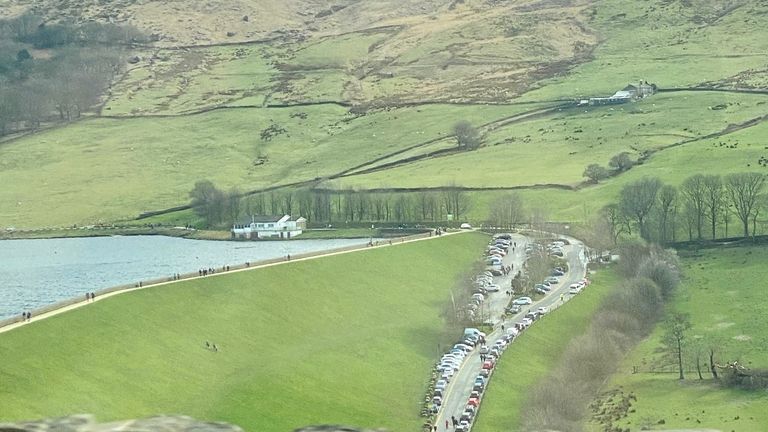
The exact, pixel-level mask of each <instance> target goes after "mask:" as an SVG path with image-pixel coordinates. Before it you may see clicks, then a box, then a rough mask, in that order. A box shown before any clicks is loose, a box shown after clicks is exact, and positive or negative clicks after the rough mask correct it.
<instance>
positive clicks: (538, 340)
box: [473, 269, 617, 432]
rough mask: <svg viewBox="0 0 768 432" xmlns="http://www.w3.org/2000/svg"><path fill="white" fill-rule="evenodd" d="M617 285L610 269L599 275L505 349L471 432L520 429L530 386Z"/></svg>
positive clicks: (545, 370) (543, 372) (577, 333)
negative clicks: (576, 294) (580, 292)
mask: <svg viewBox="0 0 768 432" xmlns="http://www.w3.org/2000/svg"><path fill="white" fill-rule="evenodd" d="M616 280H617V276H616V275H615V274H614V272H613V270H611V269H605V270H599V271H598V273H597V274H596V275H594V276H593V283H592V284H591V285H590V286H589V289H587V290H586V291H584V292H583V293H582V294H579V295H578V296H577V297H575V298H574V299H573V300H571V301H569V302H568V303H567V304H566V305H565V306H564V307H562V308H559V309H557V311H556V313H553V314H552V315H551V316H547V317H546V318H543V319H542V320H541V321H540V322H538V323H536V325H535V326H533V327H531V328H530V329H529V330H526V332H525V333H524V334H523V335H521V336H520V338H519V339H518V340H516V341H515V342H514V343H513V344H512V345H511V346H510V348H509V349H508V350H507V351H506V352H505V353H504V356H503V357H502V358H501V360H500V361H499V365H498V367H497V369H496V372H495V373H494V375H493V381H492V384H491V385H490V386H489V387H488V391H487V393H486V394H485V396H484V398H483V407H482V410H481V411H480V413H479V415H478V417H477V420H476V423H475V425H474V427H473V430H476V431H479V432H484V431H499V430H519V428H520V420H521V414H522V409H523V407H524V405H525V402H526V400H527V398H528V395H529V394H530V391H531V390H532V389H533V386H534V385H536V383H538V382H539V381H540V380H542V379H543V378H544V377H545V376H546V375H547V373H548V372H549V370H550V369H551V368H553V367H556V366H557V362H558V360H559V359H560V356H561V355H562V353H563V351H564V350H565V348H566V347H567V346H568V343H569V342H570V341H571V339H572V338H573V337H575V336H578V335H580V334H582V333H583V332H584V329H586V327H587V325H589V320H590V317H591V316H592V314H593V313H594V312H595V310H596V309H597V308H598V307H599V306H600V302H601V301H602V299H603V298H604V297H605V295H606V294H607V293H608V292H609V291H610V288H611V287H612V286H613V284H614V283H615V282H616Z"/></svg>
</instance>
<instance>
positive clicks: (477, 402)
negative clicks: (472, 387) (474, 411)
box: [467, 398, 480, 407]
mask: <svg viewBox="0 0 768 432" xmlns="http://www.w3.org/2000/svg"><path fill="white" fill-rule="evenodd" d="M467 405H472V406H473V407H476V406H478V405H480V399H478V398H470V399H469V400H468V401H467Z"/></svg>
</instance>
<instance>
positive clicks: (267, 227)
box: [232, 215, 307, 240]
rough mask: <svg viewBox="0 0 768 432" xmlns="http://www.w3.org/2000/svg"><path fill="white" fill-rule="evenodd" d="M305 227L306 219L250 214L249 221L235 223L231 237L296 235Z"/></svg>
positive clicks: (287, 236)
mask: <svg viewBox="0 0 768 432" xmlns="http://www.w3.org/2000/svg"><path fill="white" fill-rule="evenodd" d="M305 229H307V220H306V219H304V218H303V217H299V218H293V217H291V216H288V215H285V216H251V220H250V221H246V222H244V223H242V224H235V225H234V226H233V227H232V238H236V239H250V240H256V239H260V238H274V237H277V238H283V239H289V238H293V237H296V236H297V235H299V234H301V233H302V232H304V230H305Z"/></svg>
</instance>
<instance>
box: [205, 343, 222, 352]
mask: <svg viewBox="0 0 768 432" xmlns="http://www.w3.org/2000/svg"><path fill="white" fill-rule="evenodd" d="M205 348H206V349H207V350H210V351H213V352H219V347H217V346H216V344H215V343H210V342H208V341H205Z"/></svg>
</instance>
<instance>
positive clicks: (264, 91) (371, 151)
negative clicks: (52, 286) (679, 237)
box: [0, 0, 768, 227]
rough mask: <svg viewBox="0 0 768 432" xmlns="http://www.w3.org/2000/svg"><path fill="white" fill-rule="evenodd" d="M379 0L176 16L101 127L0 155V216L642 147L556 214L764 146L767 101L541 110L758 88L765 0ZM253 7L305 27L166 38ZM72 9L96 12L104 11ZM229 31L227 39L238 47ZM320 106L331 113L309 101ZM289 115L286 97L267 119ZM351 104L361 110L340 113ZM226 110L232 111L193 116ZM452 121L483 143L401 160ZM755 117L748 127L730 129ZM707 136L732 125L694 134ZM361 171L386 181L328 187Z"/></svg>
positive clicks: (211, 26) (439, 182)
mask: <svg viewBox="0 0 768 432" xmlns="http://www.w3.org/2000/svg"><path fill="white" fill-rule="evenodd" d="M6 2H7V3H8V1H7V0H6ZM9 4H15V3H14V2H9ZM52 5H53V3H49V2H42V3H41V5H40V6H39V7H38V9H37V10H38V11H42V12H45V11H49V12H50V11H52V10H54V8H53V6H52ZM392 5H393V3H392V2H391V1H386V2H373V1H360V2H352V1H340V2H338V4H336V5H335V6H336V7H333V8H331V9H328V10H329V11H330V12H327V13H326V12H324V11H325V8H329V6H328V4H327V3H326V2H319V1H313V0H306V1H302V2H296V4H293V3H292V5H291V6H290V7H288V8H286V9H285V10H284V11H280V12H279V13H277V12H275V14H274V16H272V15H270V13H271V12H270V11H272V9H274V6H275V4H274V2H270V1H266V0H265V1H260V2H245V1H240V2H236V4H233V5H231V6H227V7H221V8H213V9H211V7H209V6H206V5H204V4H202V3H198V2H193V3H192V4H191V5H190V15H189V17H186V16H184V17H179V19H178V20H177V22H175V23H168V35H171V34H172V33H173V34H175V36H172V37H171V36H168V38H167V39H162V38H161V40H160V41H159V42H158V43H157V44H156V46H154V47H151V48H140V50H139V51H140V54H141V55H140V57H141V61H140V62H139V63H138V64H136V65H132V66H131V67H130V69H129V70H128V71H127V73H126V74H125V76H124V77H123V78H122V79H121V80H119V81H118V82H117V83H115V85H114V86H113V88H112V89H111V92H110V94H109V95H108V97H107V98H106V100H105V102H104V107H103V109H102V110H101V114H100V115H101V116H103V117H108V118H102V119H96V120H87V121H83V122H80V123H78V124H75V125H71V126H68V127H65V128H62V129H59V130H55V131H50V132H44V133H39V134H35V135H31V136H28V137H26V138H22V139H20V140H17V141H12V142H8V143H5V144H2V145H0V181H1V182H2V183H3V184H7V185H10V187H9V188H5V189H4V190H2V191H0V225H3V226H16V227H39V226H45V225H54V226H64V225H71V224H75V223H77V224H88V223H93V222H98V221H107V222H108V221H112V220H115V219H127V218H132V217H135V216H136V215H137V214H138V213H141V212H143V211H147V210H157V209H160V208H166V207H173V206H176V205H180V204H184V203H186V201H187V191H189V190H190V189H191V188H192V185H193V184H194V182H195V181H197V180H199V179H201V178H206V177H207V178H210V179H212V180H214V181H215V182H216V183H217V184H218V185H219V186H221V187H232V186H238V187H240V188H241V189H243V190H252V189H258V188H261V187H266V186H270V185H275V184H283V183H289V182H294V181H310V182H313V183H312V184H313V185H317V186H320V187H330V188H350V187H351V188H356V189H361V188H363V189H364V188H392V187H408V188H423V187H439V186H445V185H450V184H457V185H461V186H469V187H481V188H482V187H500V186H501V187H526V186H530V185H537V184H558V185H565V186H575V185H579V184H580V183H581V181H582V177H581V174H582V172H583V170H584V167H585V166H586V165H588V164H590V163H600V164H605V163H607V161H608V160H609V159H610V157H611V156H613V155H614V154H616V153H619V152H622V151H628V152H630V154H631V155H632V156H633V157H635V158H638V157H641V156H642V155H645V154H647V153H648V152H652V153H653V154H652V155H651V157H650V158H649V159H647V161H646V163H645V164H644V165H642V166H640V167H637V168H635V169H633V170H631V171H630V172H629V173H627V174H625V175H622V176H620V177H617V178H614V179H611V180H608V181H607V182H606V183H605V184H602V185H598V186H596V187H589V188H585V189H583V190H579V191H578V192H565V191H562V190H559V189H547V190H536V191H535V192H533V193H526V198H527V199H528V200H529V202H530V203H531V204H532V205H535V206H539V207H544V208H548V209H549V212H550V214H551V215H552V218H554V219H561V220H574V219H583V215H584V214H585V213H588V210H591V209H593V208H597V207H599V206H601V205H602V204H604V203H605V202H606V201H607V200H609V199H610V198H609V196H610V194H612V193H613V192H614V191H617V190H618V189H619V188H620V187H621V185H623V184H624V183H625V182H626V181H629V180H631V179H633V178H634V177H636V176H642V175H646V174H659V175H660V176H661V177H662V179H664V180H665V181H668V182H671V183H677V182H679V180H680V179H682V178H684V177H685V176H687V175H688V174H689V173H691V172H694V171H708V172H709V171H712V170H714V171H716V172H720V173H728V172H733V171H742V170H744V169H745V167H747V166H748V165H749V164H752V166H755V165H754V162H755V161H756V160H757V158H759V157H760V156H765V151H764V150H765V148H764V147H765V146H764V145H763V144H762V141H763V138H764V137H765V129H764V126H763V125H762V121H763V120H765V116H766V115H768V96H766V95H748V94H743V93H726V92H675V93H661V94H657V95H655V96H653V97H652V98H650V99H647V100H644V101H641V102H637V103H633V104H629V105H623V106H615V107H597V108H587V109H562V110H555V111H551V112H544V113H542V112H539V111H538V110H541V109H542V108H546V107H551V106H554V105H555V104H558V103H561V101H562V100H573V99H578V98H582V97H589V96H600V95H609V94H612V93H613V92H614V91H616V90H619V89H620V88H622V87H624V86H625V85H626V84H627V83H630V82H633V83H636V82H638V81H639V80H648V81H650V82H654V83H656V84H658V85H659V87H661V88H673V87H696V86H708V87H717V88H720V89H726V90H727V89H734V88H752V89H765V85H766V83H768V81H767V79H768V78H766V77H768V74H767V73H766V72H765V71H766V67H767V66H766V63H765V58H764V56H763V55H762V54H761V53H764V52H765V51H766V50H768V45H766V44H768V42H766V41H768V38H761V37H753V35H761V34H763V33H764V29H765V28H766V25H768V21H767V20H768V13H766V11H768V9H766V6H765V5H764V4H762V3H761V2H757V1H753V0H739V1H734V2H730V3H728V4H724V3H723V2H718V1H714V0H695V1H661V0H658V1H651V2H646V3H643V4H642V5H637V4H636V3H634V2H629V1H623V0H622V1H593V2H588V1H573V2H564V3H563V2H535V1H522V2H513V3H510V2H485V1H480V0H468V1H466V2H449V1H447V0H446V1H442V0H433V1H431V2H428V3H426V4H425V3H423V2H411V1H408V2H400V3H398V5H399V6H400V7H397V8H395V7H392ZM256 6H259V7H261V9H260V11H261V12H260V13H264V14H266V15H269V16H270V23H272V24H282V25H284V26H285V28H287V29H294V28H301V29H302V30H301V31H299V32H297V33H292V32H282V33H279V34H272V33H270V30H266V27H264V29H262V30H263V31H261V30H259V31H261V33H259V34H263V35H271V36H274V37H277V39H275V40H265V41H260V42H251V43H244V44H242V45H214V46H210V45H206V46H192V47H188V48H184V49H176V48H174V47H173V46H169V43H166V42H172V41H176V42H173V43H171V44H170V45H178V44H180V43H182V42H184V41H185V39H184V38H185V37H186V36H184V35H187V36H189V35H191V34H192V33H194V31H193V30H192V27H194V26H198V27H199V28H198V29H197V30H196V31H197V33H195V34H197V36H195V37H192V36H189V37H190V39H189V40H187V42H189V41H191V42H190V43H191V44H193V45H194V43H195V40H194V39H195V38H197V39H198V40H197V42H198V43H199V42H201V41H204V40H205V41H211V42H214V41H218V39H216V38H215V37H213V36H211V35H213V34H216V33H217V32H220V31H223V30H222V29H223V28H224V27H222V26H223V24H221V22H218V21H217V20H224V21H222V22H228V23H231V24H233V22H234V21H237V26H241V25H243V26H248V25H254V26H256V24H255V22H258V23H259V24H258V25H262V24H263V25H264V26H267V24H264V23H262V21H264V20H258V19H254V17H255V16H256V15H255V14H254V15H253V16H251V15H249V14H251V12H249V11H250V10H253V8H257V7H256ZM110 7H112V8H113V10H114V11H115V13H116V14H117V15H119V16H120V17H118V18H117V19H118V21H120V20H125V21H126V22H134V23H136V24H137V25H139V26H141V25H142V23H144V25H146V26H148V28H152V25H150V24H148V23H149V21H147V20H146V19H145V18H146V17H149V16H150V15H151V14H150V13H149V12H150V11H151V12H152V14H157V13H160V12H163V13H171V12H172V10H173V8H174V7H177V5H174V4H172V3H165V2H160V3H158V2H153V3H151V4H134V3H133V2H130V1H128V0H126V1H125V2H118V3H117V4H114V5H111V6H110ZM57 8H58V9H61V8H62V6H60V5H59V6H57ZM58 9H57V10H58ZM65 9H66V8H65ZM257 9H258V8H257ZM80 10H81V14H82V16H83V17H91V16H94V15H95V16H98V14H99V11H103V6H102V5H100V4H97V2H94V3H93V4H90V3H89V4H88V5H86V6H84V7H81V8H80ZM75 13H76V10H75V9H72V10H71V11H69V12H67V14H65V15H69V14H75ZM121 14H122V15H121ZM196 14H207V15H210V19H202V18H201V19H199V20H196V19H195V17H196V16H197V15H196ZM234 14H237V15H234ZM241 14H242V15H249V17H250V18H249V21H244V20H242V15H241ZM235 16H236V17H237V19H234V18H233V17H235ZM142 17H144V18H142ZM189 19H192V20H193V21H191V22H194V23H195V24H194V25H193V24H190V21H188V20H189ZM272 24H269V25H272ZM233 26H234V24H233ZM233 28H234V27H233ZM238 28H239V27H238ZM233 31H234V32H235V33H236V36H233V37H232V38H231V39H232V40H241V39H239V38H240V36H242V33H240V32H239V31H237V30H233ZM174 32H175V33H174ZM252 32H257V30H255V29H253V30H252ZM249 34H250V33H249ZM255 34H256V33H253V35H255ZM745 35H747V36H745ZM225 39H226V40H230V39H229V38H225ZM558 101H560V102H558ZM324 102H339V103H341V104H342V105H339V104H321V105H316V103H324ZM422 102H424V103H428V104H427V105H421V106H407V104H409V103H422ZM457 103H461V105H456V104H457ZM487 103H491V104H507V105H498V106H494V105H490V106H489V105H486V104H487ZM528 103H530V104H528ZM284 104H289V105H294V106H292V107H290V108H276V106H283V105H284ZM306 104H310V105H306ZM347 104H353V105H356V108H355V111H357V112H364V113H365V115H363V116H357V115H352V114H350V112H349V109H348V108H347V107H346V106H347ZM508 104H511V105H508ZM296 105H298V106H296ZM223 107H231V108H232V109H219V110H217V111H212V112H205V113H200V112H201V111H206V110H210V109H213V108H223ZM234 107H239V108H238V109H234ZM524 113H529V114H530V115H528V116H525V115H522V116H521V114H524ZM534 113H535V114H534ZM154 116H158V117H154ZM461 119H466V120H469V121H470V122H472V123H473V124H475V125H477V126H479V127H480V130H481V133H482V134H483V145H482V146H481V148H480V149H479V150H477V151H474V152H462V153H457V152H444V153H441V154H439V155H435V156H432V157H429V158H421V159H419V160H416V161H413V160H409V159H408V158H413V157H417V156H420V155H425V154H427V153H430V152H433V151H435V150H443V149H446V148H450V147H451V146H452V144H453V141H452V139H450V138H447V137H448V136H449V135H450V131H451V127H452V125H453V124H454V123H455V122H456V121H458V120H461ZM750 120H755V122H754V123H753V124H750V127H748V128H746V129H744V130H741V131H738V129H739V128H738V127H737V126H733V125H741V124H746V123H747V122H749V121H750ZM713 133H723V134H724V135H723V136H722V137H718V138H714V139H711V140H703V139H702V140H698V138H702V137H704V136H706V135H708V134H713ZM441 137H442V138H446V139H444V140H437V141H433V140H435V139H439V138H441ZM737 141H738V142H739V144H740V145H738V146H737V147H735V148H731V147H723V146H718V145H719V143H720V142H727V143H728V144H729V145H731V144H734V143H735V142H737ZM396 151H404V152H403V153H402V154H397V155H392V154H391V153H393V152H396ZM378 158H382V159H381V160H379V161H376V160H377V159H378ZM690 161H694V162H695V163H691V162H690ZM361 164H366V165H365V167H364V168H365V169H368V168H371V167H377V166H378V167H380V168H381V169H380V170H375V171H373V172H366V171H365V170H360V169H358V170H357V171H355V172H354V174H355V175H352V176H349V177H344V178H342V179H331V180H330V181H324V178H325V177H327V176H331V175H332V174H335V173H338V172H341V171H344V170H346V169H349V168H352V167H355V166H357V165H361ZM490 199H491V198H490V197H489V196H488V195H485V194H482V193H480V194H477V196H476V200H475V204H474V205H473V206H472V209H471V211H470V215H469V216H470V217H471V219H477V220H481V219H483V218H485V216H486V213H487V203H488V202H489V201H490ZM585 205H586V206H588V207H590V208H585ZM51 208H56V210H57V211H56V212H55V213H54V214H53V215H51V211H50V209H51Z"/></svg>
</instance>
